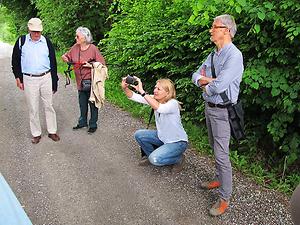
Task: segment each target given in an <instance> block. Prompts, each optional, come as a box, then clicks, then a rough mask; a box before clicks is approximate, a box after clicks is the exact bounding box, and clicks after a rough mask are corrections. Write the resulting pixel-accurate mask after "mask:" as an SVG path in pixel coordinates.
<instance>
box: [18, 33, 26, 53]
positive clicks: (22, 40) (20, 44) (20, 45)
mask: <svg viewBox="0 0 300 225" xmlns="http://www.w3.org/2000/svg"><path fill="white" fill-rule="evenodd" d="M25 40H26V36H25V35H22V36H20V38H19V49H20V50H21V51H22V46H23V45H24V43H25Z"/></svg>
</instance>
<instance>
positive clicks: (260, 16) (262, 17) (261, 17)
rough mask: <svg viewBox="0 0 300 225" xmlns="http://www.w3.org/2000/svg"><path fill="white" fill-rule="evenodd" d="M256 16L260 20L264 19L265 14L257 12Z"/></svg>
mask: <svg viewBox="0 0 300 225" xmlns="http://www.w3.org/2000/svg"><path fill="white" fill-rule="evenodd" d="M257 16H258V18H259V19H260V20H264V19H265V17H266V14H265V13H264V12H261V11H260V12H258V13H257Z"/></svg>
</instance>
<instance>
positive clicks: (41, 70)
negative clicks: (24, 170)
mask: <svg viewBox="0 0 300 225" xmlns="http://www.w3.org/2000/svg"><path fill="white" fill-rule="evenodd" d="M28 31H29V33H28V34H27V35H23V36H21V37H20V38H18V40H17V41H16V43H15V45H14V49H13V53H12V70H13V73H14V75H15V78H16V83H17V87H18V88H20V89H21V90H24V93H25V98H26V101H27V105H28V108H29V118H30V130H31V134H32V139H31V142H32V143H33V144H37V143H39V142H40V139H41V135H42V130H41V125H40V119H39V101H40V99H42V102H43V105H44V109H45V115H46V124H47V131H48V137H49V138H51V139H52V140H53V141H59V140H60V137H59V136H58V135H57V123H56V113H55V110H54V108H53V103H52V98H53V94H54V93H55V92H56V91H57V83H58V76H57V64H56V58H55V50H54V47H53V45H52V43H51V41H50V40H49V39H48V38H46V37H44V36H43V35H42V31H43V25H42V21H41V20H40V19H39V18H31V19H30V20H29V21H28Z"/></svg>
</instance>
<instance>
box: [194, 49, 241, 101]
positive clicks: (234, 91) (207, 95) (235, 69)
mask: <svg viewBox="0 0 300 225" xmlns="http://www.w3.org/2000/svg"><path fill="white" fill-rule="evenodd" d="M213 59H214V60H213V61H214V67H215V72H216V80H214V81H212V82H211V83H209V84H207V85H206V86H205V90H206V92H203V94H202V96H203V98H204V100H205V101H206V102H211V103H214V104H223V100H222V98H221V96H220V93H222V92H224V91H225V93H226V94H227V96H228V99H229V100H230V101H231V102H232V103H236V102H237V100H238V96H239V91H240V83H241V81H242V75H243V71H244V65H243V55H242V53H241V52H240V50H239V49H238V48H237V47H236V46H235V45H234V44H233V43H229V44H227V45H225V46H224V47H223V48H222V49H221V50H220V51H219V52H217V51H216V50H215V54H214V58H213ZM203 75H204V76H206V77H212V74H211V54H210V55H209V56H208V57H207V59H206V61H205V62H204V63H203V64H202V65H201V66H200V67H199V69H198V70H197V71H196V72H195V73H194V74H193V77H192V80H193V83H194V84H196V85H197V86H198V87H199V84H198V80H199V79H201V76H203Z"/></svg>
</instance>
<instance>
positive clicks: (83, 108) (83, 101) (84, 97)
mask: <svg viewBox="0 0 300 225" xmlns="http://www.w3.org/2000/svg"><path fill="white" fill-rule="evenodd" d="M89 98H90V92H89V91H78V100H79V108H80V117H79V119H78V125H79V126H87V125H89V127H90V128H97V121H98V108H97V107H96V106H95V104H94V103H91V102H90V101H89ZM88 105H89V106H90V114H91V118H90V120H89V124H88V123H87V116H88Z"/></svg>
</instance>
